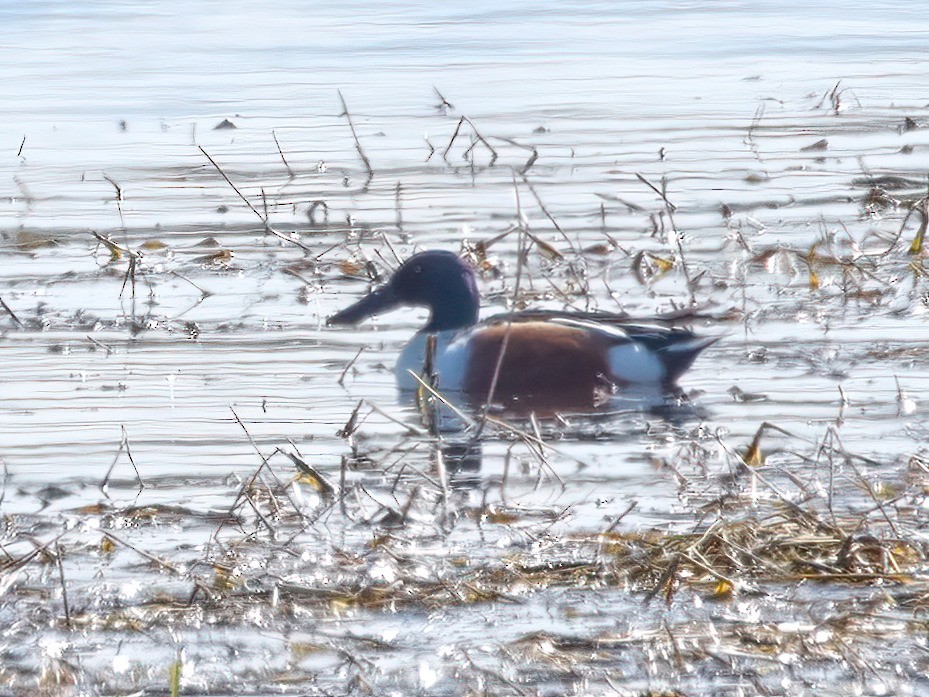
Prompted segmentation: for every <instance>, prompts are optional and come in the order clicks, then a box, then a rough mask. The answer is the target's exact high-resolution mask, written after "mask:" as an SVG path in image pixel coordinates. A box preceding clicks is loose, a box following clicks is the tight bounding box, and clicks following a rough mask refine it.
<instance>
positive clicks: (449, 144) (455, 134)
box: [442, 116, 465, 162]
mask: <svg viewBox="0 0 929 697" xmlns="http://www.w3.org/2000/svg"><path fill="white" fill-rule="evenodd" d="M464 120H465V117H464V116H462V117H461V118H460V119H458V125H457V126H455V132H454V133H452V137H451V139H450V140H449V141H448V145H446V146H445V150H443V151H442V159H443V160H445V161H446V162H448V151H449V150H451V149H452V144H453V143H454V142H455V139H456V138H457V137H458V132H459V131H460V130H461V124H463V123H464Z"/></svg>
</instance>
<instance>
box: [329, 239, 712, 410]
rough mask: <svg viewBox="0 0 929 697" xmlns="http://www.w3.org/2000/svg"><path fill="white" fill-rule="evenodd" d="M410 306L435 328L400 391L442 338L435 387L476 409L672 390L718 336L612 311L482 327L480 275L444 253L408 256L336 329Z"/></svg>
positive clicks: (502, 318)
mask: <svg viewBox="0 0 929 697" xmlns="http://www.w3.org/2000/svg"><path fill="white" fill-rule="evenodd" d="M405 306H412V307H425V308H427V309H428V310H429V320H428V322H427V323H426V325H425V326H424V327H422V328H421V329H420V330H419V331H418V332H416V334H415V335H414V336H413V338H412V339H411V340H410V341H409V342H408V343H407V344H406V346H405V347H404V348H403V350H402V351H401V353H400V356H399V358H398V360H397V363H396V369H395V374H396V379H397V385H398V387H399V388H400V390H401V391H411V390H418V389H419V388H420V385H421V384H422V383H421V380H420V379H417V377H416V376H422V375H423V373H424V364H425V362H426V352H427V344H428V341H429V337H432V336H434V337H435V348H434V355H433V361H432V371H433V374H434V375H435V377H436V379H437V384H436V388H437V389H438V390H439V391H440V392H441V393H442V394H443V395H444V394H447V393H455V394H460V395H463V396H464V397H465V398H466V400H467V401H469V402H471V403H473V404H489V403H490V402H491V401H493V402H494V403H499V404H501V405H503V406H523V407H533V406H539V405H553V404H554V405H564V404H567V405H573V406H585V407H586V406H592V407H596V406H598V405H600V404H602V403H603V402H604V401H605V400H606V399H609V396H610V395H614V394H617V393H619V392H622V391H623V390H629V389H635V388H650V389H658V390H662V391H671V390H674V389H676V385H677V380H678V378H680V377H681V375H682V374H683V373H684V372H685V371H687V369H688V368H690V367H691V365H692V364H693V363H694V361H695V360H696V358H697V356H698V355H699V354H700V353H701V352H702V351H703V350H704V349H706V348H707V347H709V346H711V345H712V344H714V343H715V342H716V341H717V340H718V338H719V337H700V336H698V335H696V334H694V333H693V332H692V331H690V330H688V329H684V328H680V327H673V326H668V324H667V323H664V324H663V323H662V322H661V321H660V320H658V319H652V320H630V319H629V318H628V317H626V316H624V315H616V314H611V313H605V312H572V311H549V310H525V311H521V312H513V313H507V314H503V315H498V316H495V317H490V318H488V319H486V320H483V321H481V320H480V318H479V314H480V307H481V296H480V292H479V290H478V284H477V274H476V272H475V269H474V268H473V267H472V266H471V265H470V264H469V263H467V262H466V261H465V260H464V259H462V258H461V257H459V256H458V255H457V254H455V253H454V252H450V251H444V250H428V251H423V252H419V253H417V254H414V255H413V256H411V257H409V258H408V259H407V260H406V261H404V262H403V263H402V264H401V265H400V266H399V267H398V268H397V269H396V271H395V272H394V273H393V275H392V276H391V277H390V279H389V280H388V281H387V282H386V283H384V284H383V285H381V286H379V287H377V288H375V289H374V290H372V291H371V292H369V293H368V294H367V295H365V296H364V297H362V298H361V299H360V300H358V301H357V302H355V303H353V304H351V305H350V306H348V307H346V308H345V309H343V310H341V311H340V312H337V313H336V314H335V315H332V316H331V317H329V319H328V324H330V325H355V324H358V323H360V322H361V321H363V320H365V319H367V318H369V317H372V316H375V315H379V314H382V313H385V312H389V311H391V310H394V309H396V308H399V307H405ZM501 353H502V356H501ZM495 376H496V380H495Z"/></svg>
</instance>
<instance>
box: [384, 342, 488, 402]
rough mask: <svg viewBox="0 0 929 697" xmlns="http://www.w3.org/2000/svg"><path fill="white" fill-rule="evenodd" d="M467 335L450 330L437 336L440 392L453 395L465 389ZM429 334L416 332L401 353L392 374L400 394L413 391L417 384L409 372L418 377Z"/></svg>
mask: <svg viewBox="0 0 929 697" xmlns="http://www.w3.org/2000/svg"><path fill="white" fill-rule="evenodd" d="M469 335H470V333H469V332H467V331H464V332H462V331H458V330H449V331H444V332H437V333H436V334H435V337H436V355H435V369H436V373H437V375H438V376H439V390H440V391H442V392H456V391H460V390H462V389H463V388H464V378H465V370H466V369H467V366H468V354H469V350H468V337H469ZM428 336H429V334H426V333H425V332H417V333H416V335H415V336H413V338H412V339H410V341H409V343H408V344H407V345H406V346H405V347H404V348H403V351H401V352H400V357H399V358H398V359H397V367H396V369H395V373H396V376H397V386H398V387H399V388H400V389H401V390H415V389H418V388H419V382H418V381H417V380H416V378H414V377H413V376H412V375H411V374H410V372H411V371H412V372H413V373H415V374H416V375H421V374H422V372H423V365H424V364H425V362H426V340H427V337H428Z"/></svg>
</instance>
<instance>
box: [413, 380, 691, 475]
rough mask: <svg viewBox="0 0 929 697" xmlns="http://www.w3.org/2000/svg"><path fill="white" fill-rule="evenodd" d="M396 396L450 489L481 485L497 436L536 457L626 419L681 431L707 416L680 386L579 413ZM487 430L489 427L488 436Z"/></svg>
mask: <svg viewBox="0 0 929 697" xmlns="http://www.w3.org/2000/svg"><path fill="white" fill-rule="evenodd" d="M400 398H401V400H402V401H405V402H406V403H407V404H408V405H411V406H414V407H415V408H416V412H417V413H418V414H419V418H420V421H421V423H422V425H423V426H424V427H426V428H427V430H428V431H429V433H430V434H431V435H432V436H433V437H434V438H435V441H434V442H433V444H432V446H431V447H433V448H434V449H435V452H434V456H433V458H432V460H433V461H435V462H439V458H441V465H439V466H438V467H441V468H444V472H445V474H446V475H447V477H448V483H449V485H450V486H451V487H453V488H467V487H473V486H477V485H479V484H481V482H482V478H481V477H480V475H479V474H478V473H479V472H480V471H481V468H482V462H483V456H484V448H483V443H484V441H485V440H487V439H493V438H494V436H495V435H496V434H503V435H505V436H506V437H508V438H511V439H514V440H515V441H517V442H519V441H522V442H524V443H526V444H527V445H529V446H530V447H531V448H532V449H533V450H534V451H535V452H538V453H539V454H540V455H543V454H544V451H545V448H546V447H547V443H548V441H549V440H551V439H557V440H558V442H559V443H560V442H564V441H572V440H586V439H588V438H589V431H590V429H591V428H596V429H598V430H599V429H602V428H603V427H604V426H607V425H610V424H614V423H617V422H619V420H620V419H622V418H624V417H628V416H630V415H644V416H651V417H656V418H658V419H660V420H661V421H662V422H664V423H666V424H667V425H669V426H674V427H681V426H684V425H685V424H687V423H691V422H694V421H696V420H699V419H703V418H706V416H707V414H706V410H705V409H704V408H702V407H701V406H700V405H698V404H696V403H694V402H693V401H692V400H691V399H690V398H689V397H688V396H687V394H686V393H685V392H684V391H683V390H681V389H680V388H674V389H672V390H661V389H659V388H649V387H642V386H637V387H636V389H627V390H625V391H624V392H623V393H622V394H618V395H614V396H613V397H611V398H610V399H609V400H606V401H605V402H604V403H603V404H601V405H599V406H597V407H595V408H590V407H588V408H586V409H580V408H578V405H577V404H574V403H571V402H566V403H561V404H559V403H555V402H552V401H549V402H548V403H547V404H546V405H545V409H543V410H539V411H535V410H530V409H516V408H512V407H511V408H503V407H501V406H499V405H494V406H493V407H491V408H490V409H485V405H481V404H475V403H474V402H473V401H472V400H469V399H468V398H467V396H465V395H462V394H455V393H451V394H450V393H444V394H441V395H439V394H432V395H424V394H423V393H422V392H414V391H410V390H402V391H401V392H400ZM488 426H489V428H490V429H492V430H490V431H489V432H488ZM629 437H631V433H629V432H627V433H626V434H625V435H624V434H623V433H622V432H616V431H612V432H611V433H610V440H611V441H613V442H617V441H621V440H624V439H626V438H629Z"/></svg>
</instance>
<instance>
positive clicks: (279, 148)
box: [271, 130, 294, 179]
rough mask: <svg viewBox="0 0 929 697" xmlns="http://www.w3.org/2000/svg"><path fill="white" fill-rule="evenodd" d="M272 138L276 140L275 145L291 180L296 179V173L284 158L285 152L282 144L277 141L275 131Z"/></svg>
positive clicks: (272, 132)
mask: <svg viewBox="0 0 929 697" xmlns="http://www.w3.org/2000/svg"><path fill="white" fill-rule="evenodd" d="M271 137H272V138H274V144H275V145H276V146H277V153H278V154H279V155H280V156H281V162H283V163H284V167H286V168H287V174H289V175H290V178H291V179H293V178H294V171H293V170H292V169H291V168H290V164H288V162H287V158H286V157H284V151H283V150H281V144H280V143H279V142H278V140H277V133H275V132H274V131H273V130H272V131H271Z"/></svg>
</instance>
